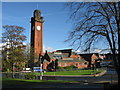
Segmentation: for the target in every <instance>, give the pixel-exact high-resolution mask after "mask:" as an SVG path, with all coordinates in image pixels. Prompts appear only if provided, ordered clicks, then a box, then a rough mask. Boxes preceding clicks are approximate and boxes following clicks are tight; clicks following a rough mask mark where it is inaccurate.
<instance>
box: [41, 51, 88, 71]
mask: <svg viewBox="0 0 120 90" xmlns="http://www.w3.org/2000/svg"><path fill="white" fill-rule="evenodd" d="M46 56H47V58H49V60H48V59H44V62H43V69H54V66H55V67H58V66H59V67H67V66H71V65H73V66H75V67H77V68H78V69H80V68H87V66H88V62H87V61H86V60H85V59H83V58H81V56H80V55H78V54H76V53H74V52H72V49H65V50H57V51H54V52H46V53H45V56H44V57H46Z"/></svg>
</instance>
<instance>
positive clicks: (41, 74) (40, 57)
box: [39, 54, 43, 80]
mask: <svg viewBox="0 0 120 90" xmlns="http://www.w3.org/2000/svg"><path fill="white" fill-rule="evenodd" d="M41 59H42V56H41V55H40V54H39V61H40V80H42V76H43V73H42V63H41Z"/></svg>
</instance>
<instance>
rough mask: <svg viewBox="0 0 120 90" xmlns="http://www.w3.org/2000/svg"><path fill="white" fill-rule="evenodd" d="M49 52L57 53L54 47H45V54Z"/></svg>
mask: <svg viewBox="0 0 120 90" xmlns="http://www.w3.org/2000/svg"><path fill="white" fill-rule="evenodd" d="M46 50H47V51H48V52H52V51H55V49H53V48H52V47H49V46H45V45H44V46H43V52H45V51H46Z"/></svg>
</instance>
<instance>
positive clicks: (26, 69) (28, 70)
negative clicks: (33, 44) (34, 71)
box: [22, 68, 31, 72]
mask: <svg viewBox="0 0 120 90" xmlns="http://www.w3.org/2000/svg"><path fill="white" fill-rule="evenodd" d="M22 72H31V69H30V68H23V70H22Z"/></svg>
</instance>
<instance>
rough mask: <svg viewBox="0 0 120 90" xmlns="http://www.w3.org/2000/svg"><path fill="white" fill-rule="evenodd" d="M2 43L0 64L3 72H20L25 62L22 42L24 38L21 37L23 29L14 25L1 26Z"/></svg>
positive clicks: (23, 36)
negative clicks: (0, 63) (0, 61)
mask: <svg viewBox="0 0 120 90" xmlns="http://www.w3.org/2000/svg"><path fill="white" fill-rule="evenodd" d="M3 29H4V30H3V33H2V42H3V43H4V45H3V47H2V62H3V63H2V64H3V70H4V71H7V70H8V71H12V72H13V71H14V69H15V70H16V71H19V70H21V69H22V68H23V67H24V65H25V61H26V55H25V47H26V45H24V44H23V41H25V40H26V36H25V35H23V32H24V30H25V29H24V28H23V27H19V26H15V25H5V26H3Z"/></svg>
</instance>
